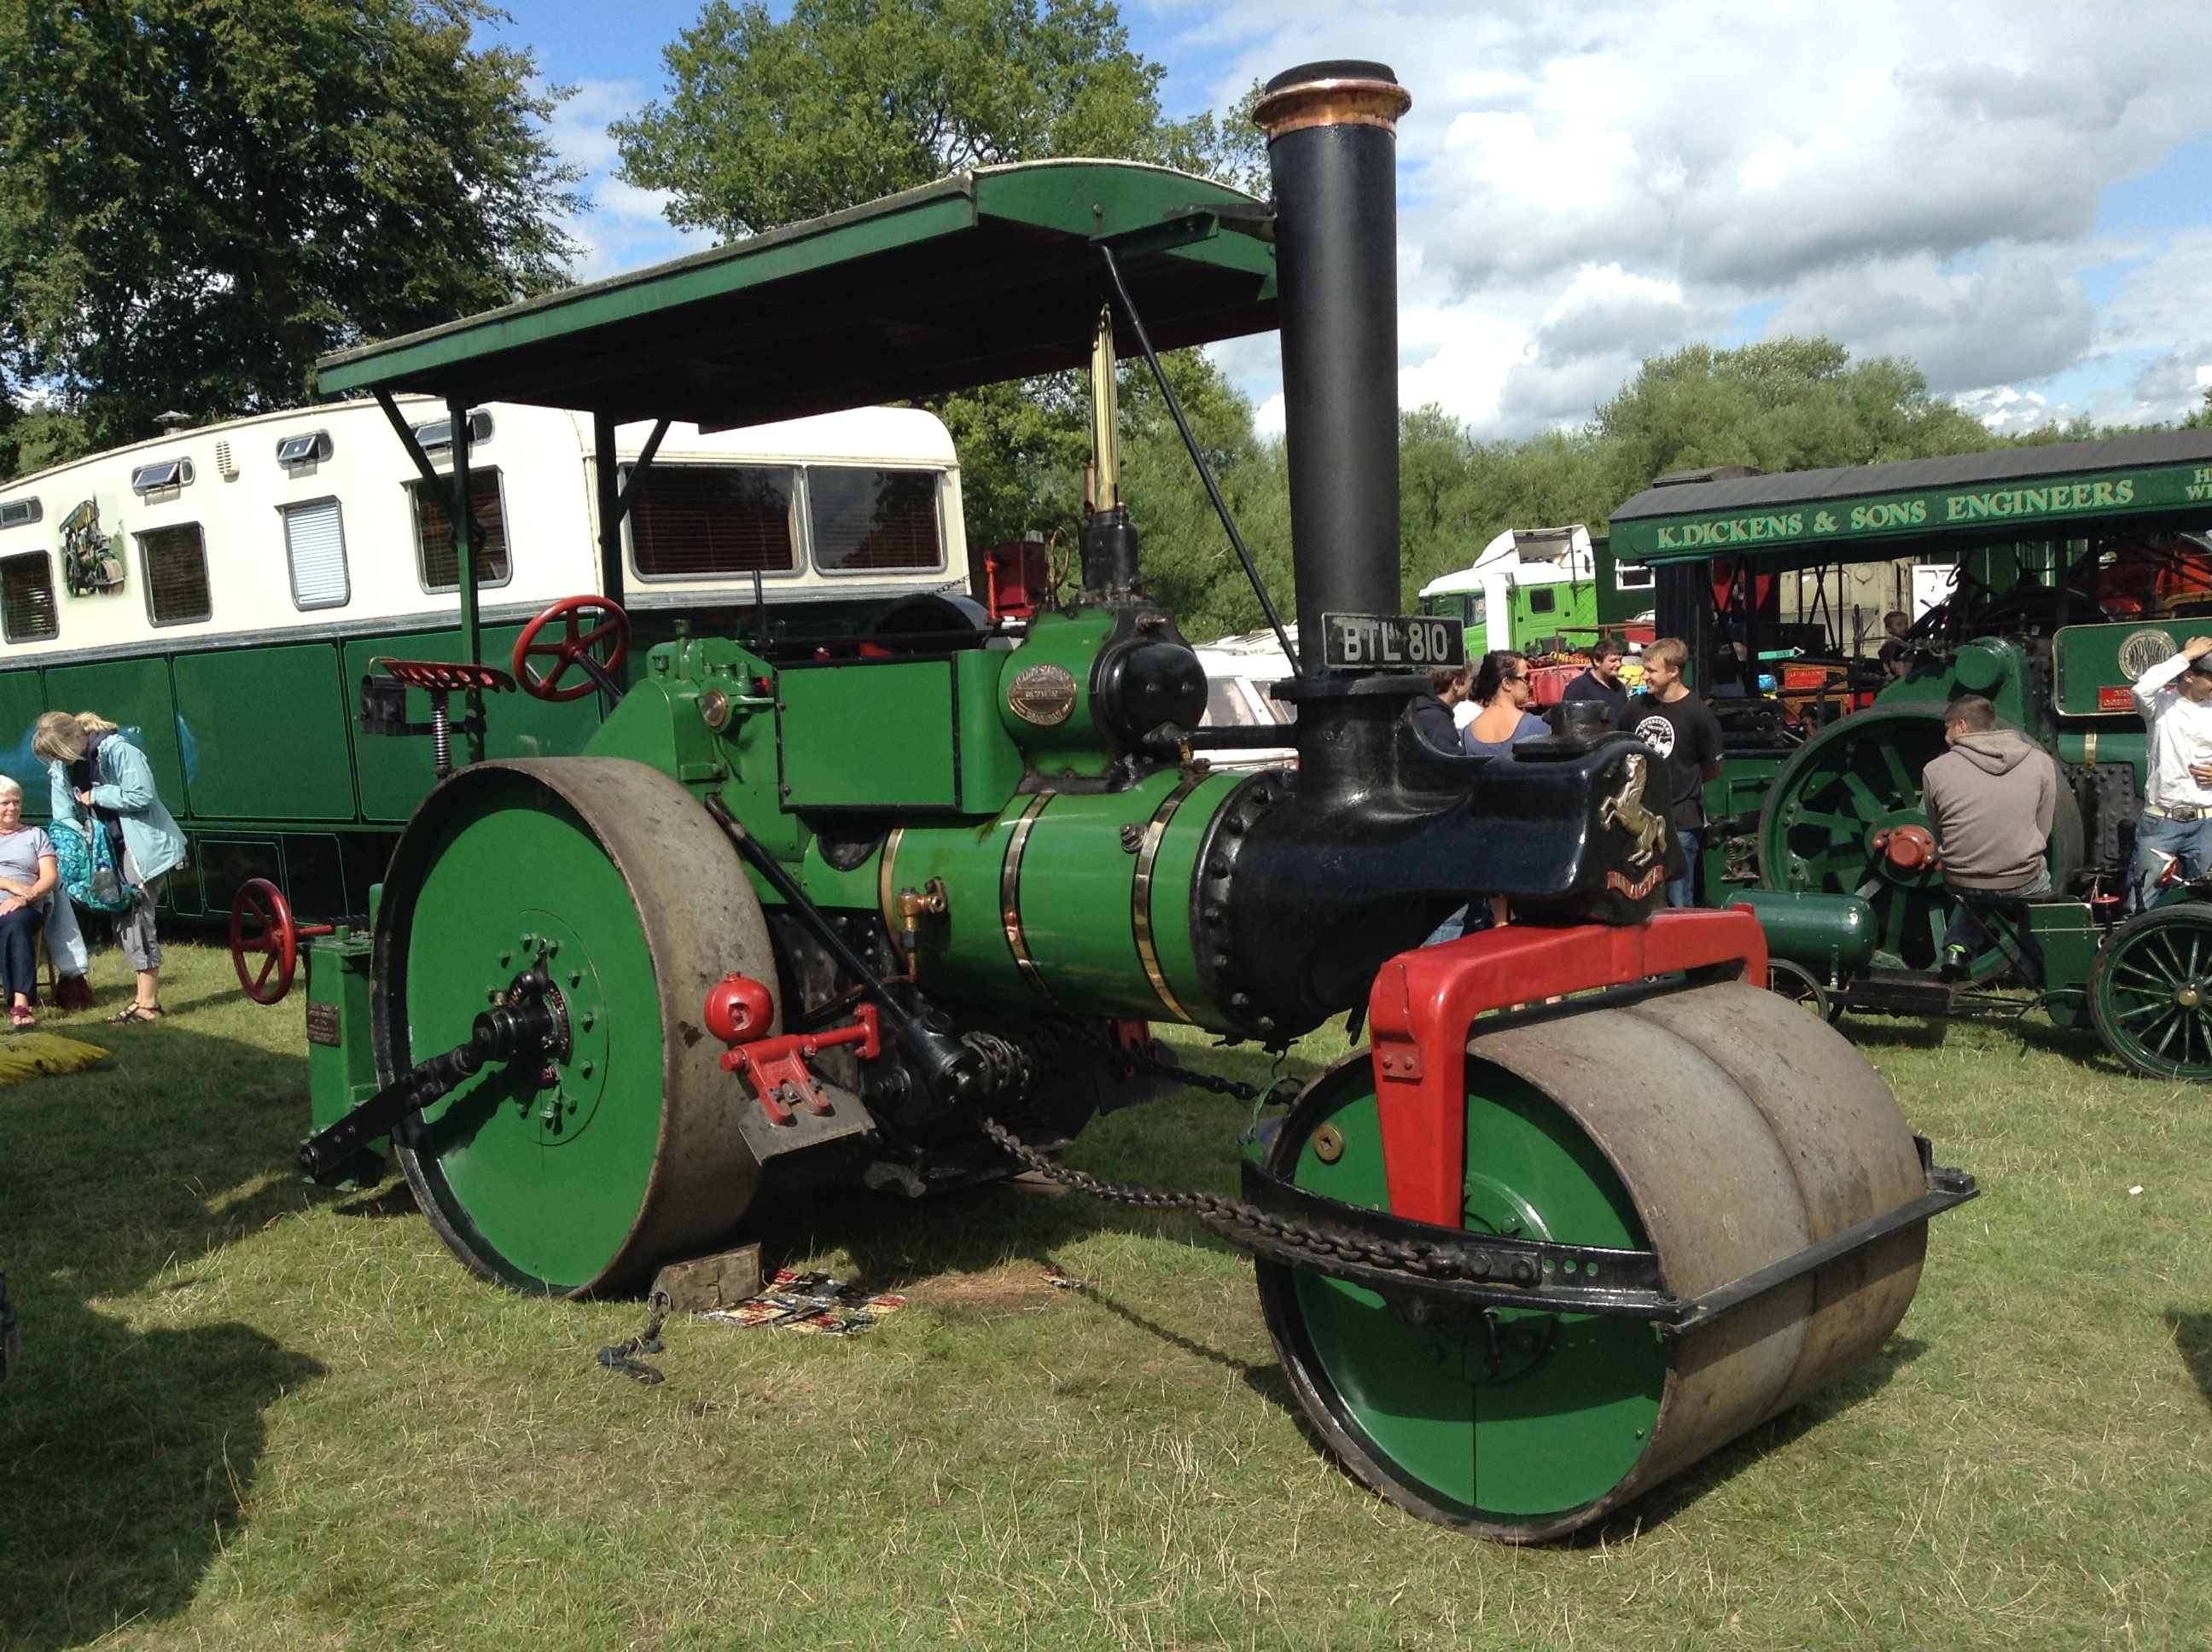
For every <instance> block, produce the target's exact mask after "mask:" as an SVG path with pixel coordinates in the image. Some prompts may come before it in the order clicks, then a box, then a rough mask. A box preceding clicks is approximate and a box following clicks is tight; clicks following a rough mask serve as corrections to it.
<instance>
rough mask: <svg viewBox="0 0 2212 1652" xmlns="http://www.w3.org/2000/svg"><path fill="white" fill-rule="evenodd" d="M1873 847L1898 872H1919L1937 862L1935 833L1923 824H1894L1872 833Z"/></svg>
mask: <svg viewBox="0 0 2212 1652" xmlns="http://www.w3.org/2000/svg"><path fill="white" fill-rule="evenodd" d="M1874 847H1875V849H1877V850H1878V851H1880V852H1881V853H1882V854H1883V855H1884V856H1886V857H1887V859H1888V861H1889V864H1890V865H1893V866H1894V867H1896V868H1897V869H1898V871H1899V872H1919V871H1921V870H1922V869H1923V867H1928V866H1933V865H1936V862H1937V859H1938V857H1937V855H1936V834H1935V833H1933V832H1931V831H1929V829H1927V828H1926V827H1925V826H1896V827H1892V828H1890V829H1887V830H1886V831H1880V832H1876V833H1875V835H1874Z"/></svg>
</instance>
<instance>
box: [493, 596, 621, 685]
mask: <svg viewBox="0 0 2212 1652" xmlns="http://www.w3.org/2000/svg"><path fill="white" fill-rule="evenodd" d="M556 620H557V621H559V622H560V623H561V627H562V629H561V631H560V634H559V635H545V632H546V630H547V628H548V627H550V626H551V625H552V624H553V623H554V622H555V621H556ZM610 641H611V643H612V645H613V646H612V647H611V648H610V649H609V650H608V653H607V655H606V657H605V659H599V657H597V656H596V655H594V654H592V649H594V648H596V647H599V645H600V644H601V643H603V642H610ZM586 659H590V660H591V662H592V665H596V666H598V668H599V671H602V672H604V673H605V675H607V676H609V677H611V676H613V675H614V673H615V672H617V671H620V670H621V669H622V663H623V660H625V659H629V615H628V614H625V613H624V612H623V610H622V609H621V608H620V607H619V606H618V605H617V604H614V603H611V602H609V601H608V600H607V599H606V598H605V597H563V598H562V599H561V600H560V601H559V602H556V603H555V604H553V605H552V606H551V607H550V608H548V609H547V610H545V611H544V613H542V614H540V615H538V617H537V618H536V619H533V620H532V621H531V622H530V623H529V624H527V625H526V626H524V627H523V628H522V635H520V636H519V637H517V638H515V640H514V662H513V663H514V676H515V680H516V681H517V682H518V683H521V685H522V691H523V692H524V693H525V694H527V695H532V696H533V697H534V698H537V699H539V700H580V699H582V698H583V697H584V696H585V695H587V694H590V693H592V691H593V690H594V689H597V688H598V687H599V683H598V681H597V679H595V678H594V677H593V676H592V672H591V671H590V670H589V669H588V668H587V667H586V665H585V664H584V662H585V661H586ZM532 660H538V661H550V664H549V665H546V666H545V668H544V670H543V671H539V670H538V669H537V668H536V667H534V666H532V664H531V662H532ZM572 668H573V669H574V670H575V671H578V672H580V674H581V676H582V677H583V680H582V681H581V682H579V683H570V684H569V685H568V687H566V688H563V687H562V686H561V683H562V678H563V677H567V676H568V672H569V671H570V670H571V669H572Z"/></svg>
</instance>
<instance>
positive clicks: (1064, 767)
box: [996, 608, 1114, 778]
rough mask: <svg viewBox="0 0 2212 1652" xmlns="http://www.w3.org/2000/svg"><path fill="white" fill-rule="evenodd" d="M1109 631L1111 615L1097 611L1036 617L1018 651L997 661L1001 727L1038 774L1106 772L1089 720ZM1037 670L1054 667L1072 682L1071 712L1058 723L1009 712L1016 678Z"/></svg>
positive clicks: (1102, 749)
mask: <svg viewBox="0 0 2212 1652" xmlns="http://www.w3.org/2000/svg"><path fill="white" fill-rule="evenodd" d="M1113 629H1114V619H1113V616H1111V615H1110V614H1108V613H1106V612H1105V611H1104V610H1101V609H1096V608H1093V609H1085V610H1081V611H1079V612H1077V613H1073V614H1040V615H1038V616H1037V617H1036V622H1035V623H1033V624H1032V625H1031V626H1030V634H1029V635H1028V637H1027V638H1026V639H1024V641H1023V643H1022V646H1021V647H1018V648H1016V649H1015V650H1013V651H1012V653H1006V654H1002V655H1000V660H1001V661H1002V662H1003V663H1002V664H1001V665H1000V679H999V683H998V686H997V689H996V699H997V708H996V709H997V713H998V718H999V723H1000V727H1002V728H1003V729H1004V730H1005V731H1006V735H1007V737H1008V738H1011V739H1012V741H1013V742H1014V744H1016V745H1018V747H1020V749H1021V751H1022V755H1023V756H1024V758H1025V759H1026V760H1027V761H1028V762H1029V763H1030V766H1032V767H1033V768H1035V769H1036V772H1037V773H1038V774H1042V775H1046V776H1060V775H1077V776H1082V777H1085V778H1091V777H1095V776H1097V775H1099V774H1104V773H1105V772H1106V766H1107V762H1108V758H1107V756H1106V749H1105V742H1104V740H1103V737H1102V736H1101V735H1100V734H1099V732H1098V727H1097V723H1096V722H1095V721H1094V720H1093V719H1092V716H1091V671H1092V670H1093V669H1094V668H1095V667H1096V665H1097V662H1098V651H1099V650H1100V649H1101V648H1103V647H1105V645H1106V640H1107V638H1108V637H1109V635H1112V633H1113ZM1040 665H1057V666H1058V667H1060V670H1062V671H1066V673H1067V674H1068V676H1070V677H1073V678H1074V679H1075V705H1074V708H1073V710H1071V711H1070V712H1069V713H1068V714H1067V716H1066V718H1064V719H1063V720H1060V722H1057V723H1051V724H1042V723H1033V722H1030V721H1029V720H1027V719H1025V718H1024V717H1022V716H1020V715H1018V714H1017V713H1016V712H1015V710H1014V708H1013V698H1012V695H1013V687H1014V683H1015V679H1017V678H1018V677H1020V676H1021V674H1022V673H1023V672H1024V671H1029V670H1031V669H1033V668H1034V667H1036V666H1040Z"/></svg>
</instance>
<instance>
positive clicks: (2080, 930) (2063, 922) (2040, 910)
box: [2027, 901, 2110, 1027]
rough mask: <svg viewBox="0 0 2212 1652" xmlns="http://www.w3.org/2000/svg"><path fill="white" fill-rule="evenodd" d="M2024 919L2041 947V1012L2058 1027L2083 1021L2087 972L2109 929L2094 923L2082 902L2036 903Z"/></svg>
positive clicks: (2084, 903) (2086, 904)
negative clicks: (2044, 994)
mask: <svg viewBox="0 0 2212 1652" xmlns="http://www.w3.org/2000/svg"><path fill="white" fill-rule="evenodd" d="M2027 922H2028V928H2029V929H2030V930H2031V931H2032V932H2033V934H2034V936H2035V940H2036V944H2038V945H2039V946H2040V947H2041V948H2042V949H2043V978H2044V980H2045V981H2047V982H2049V983H2050V987H2051V994H2050V996H2049V997H2048V998H2046V999H2045V1000H2044V1003H2043V1008H2044V1011H2045V1014H2047V1015H2048V1016H2050V1017H2051V1020H2052V1021H2053V1022H2055V1023H2057V1024H2058V1025H2059V1026H2062V1027H2079V1026H2082V1025H2084V1024H2086V1023H2087V1021H2088V1019H2089V998H2088V992H2087V981H2088V980H2089V973H2090V971H2091V970H2092V969H2093V968H2094V967H2095V966H2096V963H2097V951H2098V948H2099V947H2100V945H2102V944H2103V943H2104V939H2105V937H2106V934H2108V933H2109V932H2110V931H2109V930H2107V929H2106V927H2105V926H2103V925H2101V924H2100V923H2098V922H2097V920H2096V917H2095V915H2094V913H2093V909H2092V908H2090V906H2089V903H2088V902H2086V901H2052V902H2036V903H2035V904H2033V905H2032V906H2030V907H2029V908H2028V909H2027Z"/></svg>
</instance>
